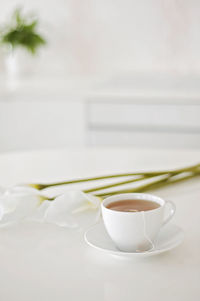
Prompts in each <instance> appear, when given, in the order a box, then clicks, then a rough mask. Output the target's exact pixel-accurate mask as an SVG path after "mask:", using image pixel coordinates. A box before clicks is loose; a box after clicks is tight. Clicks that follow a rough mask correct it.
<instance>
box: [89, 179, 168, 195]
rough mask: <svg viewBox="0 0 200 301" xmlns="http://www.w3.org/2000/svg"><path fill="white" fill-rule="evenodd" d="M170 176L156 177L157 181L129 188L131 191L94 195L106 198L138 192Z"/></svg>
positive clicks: (164, 180) (124, 190)
mask: <svg viewBox="0 0 200 301" xmlns="http://www.w3.org/2000/svg"><path fill="white" fill-rule="evenodd" d="M171 176H172V175H171V174H167V175H164V178H163V176H162V178H161V179H160V177H159V178H158V176H156V178H158V179H156V180H155V181H153V182H150V183H145V184H142V185H141V186H138V187H134V188H131V189H121V190H115V191H112V192H109V193H108V192H105V193H99V194H95V196H99V197H107V196H110V195H115V194H121V193H131V192H140V191H142V190H144V189H147V188H149V187H152V186H153V185H154V184H158V183H163V182H166V181H167V180H168V179H169V178H170V177H171Z"/></svg>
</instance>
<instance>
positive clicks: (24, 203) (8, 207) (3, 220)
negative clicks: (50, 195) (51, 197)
mask: <svg viewBox="0 0 200 301" xmlns="http://www.w3.org/2000/svg"><path fill="white" fill-rule="evenodd" d="M40 202H41V197H40V196H39V192H38V190H36V189H33V188H29V187H23V186H16V187H11V188H9V189H7V190H4V191H3V193H1V195H0V225H2V224H8V223H11V222H17V221H19V220H22V219H24V218H26V217H27V216H29V215H30V214H32V213H33V212H34V211H35V210H36V209H37V207H38V206H39V205H40Z"/></svg>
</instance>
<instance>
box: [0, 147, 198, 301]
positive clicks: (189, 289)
mask: <svg viewBox="0 0 200 301" xmlns="http://www.w3.org/2000/svg"><path fill="white" fill-rule="evenodd" d="M198 161H200V151H181V150H177V151H170V150H165V151H163V150H157V151H154V150H139V149H132V148H129V149H104V148H101V149H79V150H78V149H64V150H44V151H33V152H24V153H22V152H20V153H5V154H1V155H0V185H2V186H4V185H5V186H7V185H13V184H16V183H22V182H28V183H29V182H34V181H35V182H40V181H42V182H47V181H56V180H66V179H70V178H75V177H83V176H93V175H94V176H95V175H102V174H110V173H114V172H125V171H136V170H142V169H143V170H149V169H151V170H152V169H166V168H177V167H182V166H187V165H190V164H194V163H197V162H198ZM156 194H157V195H159V196H162V197H165V198H166V199H170V200H172V201H174V202H175V204H176V206H177V213H176V215H175V217H174V223H176V224H177V225H179V226H180V227H181V228H183V230H184V232H185V240H184V242H183V244H182V245H180V246H179V247H177V248H176V249H174V250H171V251H169V252H167V253H164V254H162V255H159V256H155V257H149V258H146V259H140V260H125V259H120V258H115V257H112V256H110V255H109V254H104V253H103V252H102V253H101V252H100V251H98V250H94V249H92V248H90V247H89V246H88V245H87V244H86V243H85V242H84V239H83V231H82V230H70V229H65V228H60V227H58V226H55V225H50V224H39V223H33V222H23V223H20V224H18V225H15V226H7V227H4V228H1V229H0V300H2V301H14V300H15V301H36V300H37V301H45V300H48V301H66V300H76V301H79V300H87V301H90V300H91V301H94V300H95V301H100V300H101V301H102V300H106V301H111V300H113V301H122V300H126V301H129V300H130V301H133V300H140V301H143V300H152V301H153V300H154V301H160V300H162V301H169V300H170V301H172V300H174V301H179V300H180V301H188V300H199V299H200V285H199V280H200V218H199V217H200V214H199V212H200V183H199V178H195V179H192V180H189V181H187V182H184V183H179V184H176V185H173V186H170V187H168V188H163V189H160V190H158V191H156Z"/></svg>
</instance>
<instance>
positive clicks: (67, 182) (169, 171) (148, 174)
mask: <svg viewBox="0 0 200 301" xmlns="http://www.w3.org/2000/svg"><path fill="white" fill-rule="evenodd" d="M199 168H200V163H198V164H196V165H192V166H189V167H185V168H181V169H175V170H165V171H152V172H135V173H121V174H114V175H107V176H99V177H90V178H83V179H74V180H69V181H64V182H56V183H49V184H40V183H38V184H28V186H30V187H33V188H36V189H38V190H42V189H45V188H48V187H52V186H59V185H67V184H75V183H82V182H89V181H96V180H106V179H112V178H118V177H129V176H147V177H153V176H160V175H165V174H177V173H181V172H187V171H191V172H192V171H196V170H197V169H199Z"/></svg>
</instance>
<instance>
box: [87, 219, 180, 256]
mask: <svg viewBox="0 0 200 301" xmlns="http://www.w3.org/2000/svg"><path fill="white" fill-rule="evenodd" d="M101 224H102V226H103V222H102V221H101V222H99V223H96V224H95V225H93V226H91V227H90V228H89V229H87V231H85V233H84V240H85V242H86V243H87V244H88V245H89V246H90V247H92V248H94V249H96V250H99V251H101V252H104V253H109V254H111V255H115V256H126V257H130V256H132V257H140V256H141V257H142V256H153V255H158V254H161V253H164V252H167V251H170V250H172V249H174V248H176V247H178V246H179V245H180V244H181V243H182V242H183V240H184V238H185V234H184V231H183V229H182V228H180V227H179V226H177V225H176V224H174V223H170V226H172V227H176V228H177V229H178V230H179V235H180V237H179V239H177V241H176V242H175V243H173V244H171V245H170V246H169V247H167V248H162V249H155V250H149V251H144V252H124V251H120V250H109V249H105V248H101V247H98V246H96V245H94V244H92V243H91V242H90V241H89V240H88V238H87V234H88V233H89V232H90V231H91V230H92V229H93V228H95V227H96V226H98V225H101ZM166 226H167V225H166ZM110 239H111V238H110Z"/></svg>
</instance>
